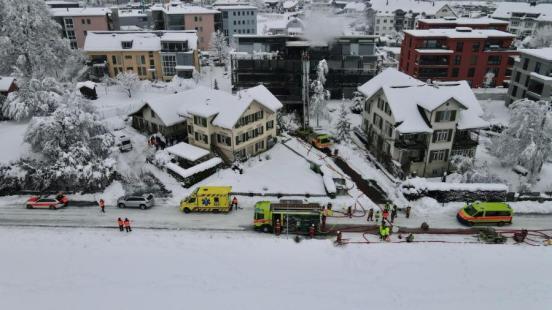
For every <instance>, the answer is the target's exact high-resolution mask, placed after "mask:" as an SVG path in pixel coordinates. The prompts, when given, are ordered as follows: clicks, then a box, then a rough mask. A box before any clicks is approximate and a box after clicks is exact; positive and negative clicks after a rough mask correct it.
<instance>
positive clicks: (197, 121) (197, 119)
mask: <svg viewBox="0 0 552 310" xmlns="http://www.w3.org/2000/svg"><path fill="white" fill-rule="evenodd" d="M194 124H195V125H198V126H201V127H207V119H206V118H205V117H201V116H197V115H194Z"/></svg>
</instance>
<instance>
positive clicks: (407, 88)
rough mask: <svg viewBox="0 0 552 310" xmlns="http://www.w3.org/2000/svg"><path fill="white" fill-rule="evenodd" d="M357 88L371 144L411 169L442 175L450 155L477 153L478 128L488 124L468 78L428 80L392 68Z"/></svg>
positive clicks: (398, 166)
mask: <svg viewBox="0 0 552 310" xmlns="http://www.w3.org/2000/svg"><path fill="white" fill-rule="evenodd" d="M358 90H359V91H360V92H361V93H362V94H364V95H365V96H366V101H365V105H364V111H363V124H362V127H363V130H364V131H365V133H366V135H367V137H368V145H369V148H370V149H371V151H373V152H374V154H375V155H376V157H377V158H378V159H379V160H380V161H382V162H383V163H384V164H385V165H386V166H387V167H388V168H389V169H390V170H395V171H402V172H403V173H404V174H407V175H409V174H415V175H417V176H425V177H435V176H441V175H443V173H444V172H447V171H448V170H449V162H450V158H451V157H452V156H454V155H463V156H469V157H473V156H474V155H475V150H476V148H477V145H478V133H479V130H480V129H481V128H485V127H487V126H488V125H489V124H488V123H487V122H486V121H484V120H483V119H482V118H481V115H483V110H482V109H481V106H480V105H479V102H478V101H477V99H476V98H475V95H474V94H473V92H472V90H471V88H470V86H469V85H468V83H467V82H466V81H458V82H434V83H433V84H427V83H424V82H422V81H420V80H417V79H415V78H413V77H411V76H409V75H406V74H404V73H402V72H399V71H397V70H396V69H392V68H389V69H386V70H384V71H383V72H381V73H380V74H378V75H377V76H376V77H374V78H373V79H371V80H370V81H368V82H366V83H365V84H364V85H362V86H360V87H359V88H358Z"/></svg>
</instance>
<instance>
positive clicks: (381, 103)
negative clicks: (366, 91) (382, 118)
mask: <svg viewBox="0 0 552 310" xmlns="http://www.w3.org/2000/svg"><path fill="white" fill-rule="evenodd" d="M384 106H385V101H383V100H381V98H378V109H380V110H382V111H383V107H384Z"/></svg>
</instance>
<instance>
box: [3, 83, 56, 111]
mask: <svg viewBox="0 0 552 310" xmlns="http://www.w3.org/2000/svg"><path fill="white" fill-rule="evenodd" d="M62 95H63V87H62V86H61V85H60V84H59V83H58V82H57V81H56V80H55V79H54V78H51V77H50V78H48V77H47V78H43V79H37V78H31V79H29V80H28V81H27V82H25V83H23V84H21V85H20V88H19V90H18V91H16V92H12V93H10V94H9V95H8V97H7V98H6V100H5V102H4V104H3V105H2V115H4V116H5V117H7V118H11V119H15V120H22V119H28V118H30V117H32V116H44V115H48V114H50V113H52V112H53V111H54V110H55V108H56V107H57V105H58V103H59V100H60V97H61V96H62Z"/></svg>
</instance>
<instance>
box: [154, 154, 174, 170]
mask: <svg viewBox="0 0 552 310" xmlns="http://www.w3.org/2000/svg"><path fill="white" fill-rule="evenodd" d="M171 160H172V156H171V154H169V152H167V151H166V150H159V151H157V152H155V154H153V156H152V159H151V163H152V164H154V165H155V166H157V167H165V165H166V164H168V163H170V162H171Z"/></svg>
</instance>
